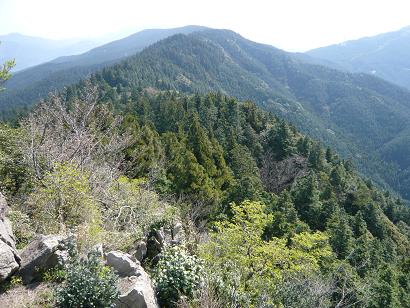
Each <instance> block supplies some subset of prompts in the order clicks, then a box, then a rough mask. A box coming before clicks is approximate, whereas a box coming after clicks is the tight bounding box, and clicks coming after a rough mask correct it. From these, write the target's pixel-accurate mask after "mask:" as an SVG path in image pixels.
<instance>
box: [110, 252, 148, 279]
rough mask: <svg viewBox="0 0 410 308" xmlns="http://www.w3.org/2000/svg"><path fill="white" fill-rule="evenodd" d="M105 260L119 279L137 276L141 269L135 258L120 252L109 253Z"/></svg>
mask: <svg viewBox="0 0 410 308" xmlns="http://www.w3.org/2000/svg"><path fill="white" fill-rule="evenodd" d="M105 258H106V263H107V265H108V266H111V267H112V268H113V269H114V270H115V271H116V272H117V274H118V275H120V276H121V277H127V276H135V275H138V274H139V272H140V270H141V269H142V267H141V266H140V263H139V262H138V261H137V260H136V259H135V258H133V257H132V256H131V255H129V254H125V253H122V252H120V251H110V252H109V253H107V255H106V256H105ZM133 259H134V260H133Z"/></svg>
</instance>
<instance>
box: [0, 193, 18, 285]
mask: <svg viewBox="0 0 410 308" xmlns="http://www.w3.org/2000/svg"><path fill="white" fill-rule="evenodd" d="M7 208H8V206H7V202H6V199H5V198H4V196H3V195H2V194H1V193H0V282H2V281H4V280H5V279H7V278H9V277H10V276H11V275H13V274H14V273H15V272H16V271H17V270H18V269H19V267H20V261H21V259H20V257H19V255H18V253H17V250H16V241H15V237H14V234H13V231H12V228H11V223H10V221H9V220H8V218H7V217H6V216H5V215H6V213H7Z"/></svg>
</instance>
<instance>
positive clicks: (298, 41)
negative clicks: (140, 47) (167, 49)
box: [0, 0, 410, 51]
mask: <svg viewBox="0 0 410 308" xmlns="http://www.w3.org/2000/svg"><path fill="white" fill-rule="evenodd" d="M409 12H410V1H403V0H389V1H385V0H372V1H370V0H355V1H353V0H344V1H335V0H287V1H278V0H270V1H269V0H264V1H262V0H252V1H241V0H237V1H223V0H207V1H203V0H201V1H196V0H167V1H160V0H150V1H139V0H115V1H108V0H0V34H7V33H10V32H19V33H23V34H27V35H33V36H40V37H46V38H54V39H67V38H80V37H81V38H95V37H107V36H109V37H110V38H114V37H115V38H120V37H123V36H126V35H129V34H131V33H133V32H136V31H139V30H142V29H146V28H169V27H178V26H184V25H188V24H196V25H203V26H209V27H214V28H227V29H231V30H234V31H236V32H238V33H240V34H242V35H243V36H245V37H247V38H249V39H252V40H254V41H258V42H262V43H267V44H271V45H274V46H277V47H279V48H282V49H285V50H289V51H304V50H308V49H311V48H315V47H320V46H325V45H329V44H333V43H339V42H342V41H346V40H350V39H356V38H360V37H363V36H370V35H375V34H378V33H383V32H388V31H393V30H397V29H400V28H402V27H404V26H408V25H410V13H409Z"/></svg>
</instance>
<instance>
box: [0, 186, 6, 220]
mask: <svg viewBox="0 0 410 308" xmlns="http://www.w3.org/2000/svg"><path fill="white" fill-rule="evenodd" d="M7 211H8V205H7V201H6V198H4V196H3V194H2V193H1V192H0V219H1V220H2V219H4V218H5V217H6V214H7Z"/></svg>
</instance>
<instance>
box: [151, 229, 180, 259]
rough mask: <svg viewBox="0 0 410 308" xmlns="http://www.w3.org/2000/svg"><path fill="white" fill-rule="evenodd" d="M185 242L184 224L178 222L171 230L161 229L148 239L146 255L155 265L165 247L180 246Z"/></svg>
mask: <svg viewBox="0 0 410 308" xmlns="http://www.w3.org/2000/svg"><path fill="white" fill-rule="evenodd" d="M184 241H185V231H184V228H183V226H182V223H180V222H177V223H175V224H174V225H173V226H172V227H171V228H166V227H161V228H160V229H158V230H156V231H154V232H152V233H151V236H150V237H149V238H148V241H147V251H146V255H147V257H148V258H150V259H152V260H153V262H154V263H155V262H156V257H157V255H158V254H159V253H160V252H161V251H162V249H163V248H164V247H166V246H173V245H180V244H182V243H184Z"/></svg>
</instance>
